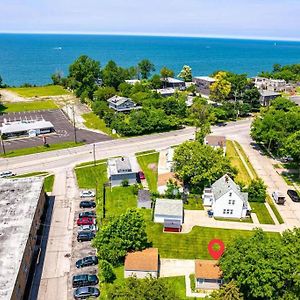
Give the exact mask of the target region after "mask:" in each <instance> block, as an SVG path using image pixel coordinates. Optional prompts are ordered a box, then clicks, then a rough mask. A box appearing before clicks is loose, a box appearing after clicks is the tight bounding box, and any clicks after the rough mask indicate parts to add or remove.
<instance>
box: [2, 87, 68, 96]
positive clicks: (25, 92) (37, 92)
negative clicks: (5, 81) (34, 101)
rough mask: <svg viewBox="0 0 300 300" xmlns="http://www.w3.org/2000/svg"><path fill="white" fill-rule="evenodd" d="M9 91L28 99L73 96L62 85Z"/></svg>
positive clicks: (20, 88)
mask: <svg viewBox="0 0 300 300" xmlns="http://www.w3.org/2000/svg"><path fill="white" fill-rule="evenodd" d="M7 90H9V91H11V92H14V93H16V94H18V95H19V96H21V97H26V98H31V97H46V96H61V95H70V94H71V93H70V92H69V91H67V90H65V89H64V88H63V87H62V86H60V85H46V86H34V87H19V88H7Z"/></svg>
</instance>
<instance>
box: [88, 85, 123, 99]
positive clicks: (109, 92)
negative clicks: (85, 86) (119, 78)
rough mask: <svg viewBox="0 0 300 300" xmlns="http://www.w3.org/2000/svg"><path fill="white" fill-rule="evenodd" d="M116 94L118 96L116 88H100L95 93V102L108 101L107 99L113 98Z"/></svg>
mask: <svg viewBox="0 0 300 300" xmlns="http://www.w3.org/2000/svg"><path fill="white" fill-rule="evenodd" d="M116 94H117V92H116V90H115V88H114V87H112V86H103V87H100V88H98V89H97V90H96V91H95V92H94V97H93V100H94V101H106V100H107V99H109V98H111V97H113V96H114V95H116Z"/></svg>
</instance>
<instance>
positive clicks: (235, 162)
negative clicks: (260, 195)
mask: <svg viewBox="0 0 300 300" xmlns="http://www.w3.org/2000/svg"><path fill="white" fill-rule="evenodd" d="M226 156H227V157H228V159H229V160H230V162H231V164H232V166H233V167H235V168H236V169H237V170H238V174H237V176H236V181H238V182H243V183H244V184H246V185H249V184H250V182H251V178H250V176H249V174H248V172H247V169H246V168H245V166H244V164H243V162H242V161H241V159H240V157H239V155H238V153H237V152H236V150H235V149H234V146H233V142H232V141H229V140H227V141H226Z"/></svg>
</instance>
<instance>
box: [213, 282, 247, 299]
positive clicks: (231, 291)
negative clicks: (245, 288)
mask: <svg viewBox="0 0 300 300" xmlns="http://www.w3.org/2000/svg"><path fill="white" fill-rule="evenodd" d="M207 299H210V300H243V299H244V297H243V294H242V293H241V292H240V290H239V287H238V286H237V284H236V282H235V281H234V280H231V281H230V282H228V283H227V284H224V285H223V286H222V287H221V288H220V289H219V290H216V291H214V292H212V293H211V295H210V296H208V297H207Z"/></svg>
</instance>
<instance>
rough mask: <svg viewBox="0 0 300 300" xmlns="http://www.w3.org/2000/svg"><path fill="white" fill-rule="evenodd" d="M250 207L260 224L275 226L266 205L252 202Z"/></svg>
mask: <svg viewBox="0 0 300 300" xmlns="http://www.w3.org/2000/svg"><path fill="white" fill-rule="evenodd" d="M250 206H251V208H252V212H254V213H256V216H257V218H258V221H259V223H260V224H273V225H274V224H275V223H274V221H273V219H272V217H271V215H270V214H269V211H268V210H267V208H266V205H265V204H264V203H258V202H250Z"/></svg>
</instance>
